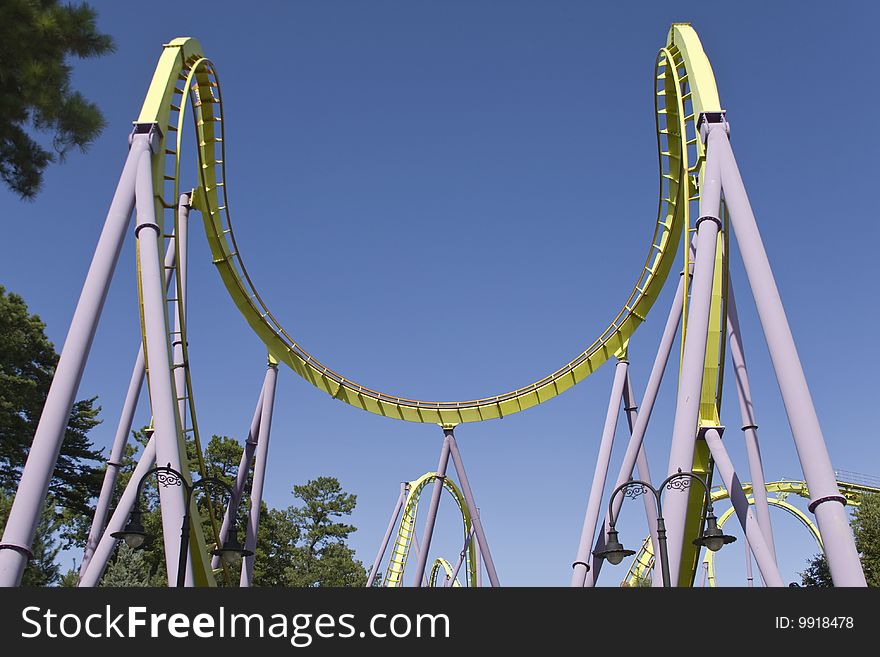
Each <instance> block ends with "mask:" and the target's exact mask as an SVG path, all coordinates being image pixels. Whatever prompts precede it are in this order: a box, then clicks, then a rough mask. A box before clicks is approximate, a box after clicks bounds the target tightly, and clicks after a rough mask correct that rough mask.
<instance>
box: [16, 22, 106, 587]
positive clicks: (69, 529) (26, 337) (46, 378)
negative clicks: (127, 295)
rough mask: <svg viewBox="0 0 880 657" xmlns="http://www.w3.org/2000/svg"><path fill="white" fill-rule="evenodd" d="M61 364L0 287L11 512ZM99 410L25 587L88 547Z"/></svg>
mask: <svg viewBox="0 0 880 657" xmlns="http://www.w3.org/2000/svg"><path fill="white" fill-rule="evenodd" d="M2 29H3V28H2V27H0V31H2ZM57 363H58V354H57V353H56V352H55V348H54V346H53V345H52V343H51V342H50V341H49V339H48V338H47V337H46V334H45V325H44V324H43V322H42V320H40V318H39V317H38V316H37V315H31V314H30V312H29V311H28V307H27V305H26V304H25V302H24V300H23V299H22V298H21V297H20V296H18V295H17V294H13V293H11V292H10V293H7V292H6V290H5V289H4V288H3V287H2V286H0V495H2V496H3V499H4V500H6V502H4V505H7V504H8V506H10V507H11V503H12V496H13V494H14V493H15V490H16V488H17V487H18V480H19V477H20V476H21V469H22V468H23V467H24V463H25V461H26V459H27V455H28V451H29V450H30V445H31V441H32V440H33V437H34V433H35V432H36V430H37V424H38V423H39V420H40V415H41V413H42V411H43V405H44V404H45V402H46V396H47V395H48V393H49V386H50V384H51V382H52V376H53V375H54V374H55V366H56V365H57ZM100 410H101V409H100V407H99V406H97V405H96V404H95V398H91V399H85V400H80V401H78V402H76V403H75V404H74V406H73V409H72V412H71V415H70V420H69V422H68V425H67V430H66V432H65V435H64V442H63V443H62V445H61V452H60V454H59V456H58V462H57V464H56V466H55V471H54V472H53V473H52V478H51V480H50V482H49V496H48V497H47V499H46V504H45V507H44V510H43V517H42V518H41V520H40V523H39V525H38V527H37V536H36V539H35V543H34V546H33V551H34V557H35V558H34V560H33V561H31V563H30V565H29V566H28V568H27V570H26V571H25V575H24V580H23V581H24V583H26V584H32V585H34V586H45V585H50V584H55V583H58V581H59V568H58V566H57V565H56V564H55V563H54V559H55V556H56V555H57V553H58V552H59V550H61V549H65V548H69V547H71V546H82V545H84V544H85V539H86V535H87V534H88V527H89V522H90V520H91V514H92V511H91V504H92V501H93V499H94V498H95V497H96V496H97V494H98V492H99V491H100V487H101V479H102V474H101V470H100V469H99V466H98V462H99V461H100V460H101V452H100V450H96V449H94V448H93V446H92V443H91V441H90V440H89V438H88V433H89V431H91V430H92V429H93V428H94V427H95V426H97V425H98V424H99V423H100V420H99V419H98V413H99V412H100ZM8 513H9V509H8V508H5V511H4V512H3V513H2V518H0V527H3V526H5V524H6V518H7V517H8Z"/></svg>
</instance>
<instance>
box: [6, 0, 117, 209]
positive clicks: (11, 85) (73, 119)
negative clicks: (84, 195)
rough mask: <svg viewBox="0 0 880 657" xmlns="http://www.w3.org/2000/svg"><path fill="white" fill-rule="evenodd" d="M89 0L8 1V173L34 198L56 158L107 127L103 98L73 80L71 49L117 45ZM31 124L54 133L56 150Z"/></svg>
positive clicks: (77, 53) (95, 50) (91, 52)
mask: <svg viewBox="0 0 880 657" xmlns="http://www.w3.org/2000/svg"><path fill="white" fill-rule="evenodd" d="M95 17H96V14H95V11H94V10H93V9H92V8H91V7H89V6H88V5H87V4H81V5H73V4H64V5H62V4H59V3H58V2H57V0H4V1H3V2H2V3H0V177H2V178H3V180H4V181H5V182H6V184H7V185H8V186H9V187H10V189H12V190H13V191H14V192H15V193H17V194H19V195H20V196H21V197H22V198H32V197H33V196H34V195H35V194H36V193H37V191H39V188H40V185H41V183H42V179H43V172H44V170H45V168H46V167H47V166H48V164H49V163H50V162H54V161H56V160H63V159H64V157H65V155H66V154H67V153H68V152H69V151H70V150H71V149H72V148H78V149H79V150H82V151H84V150H85V149H86V148H87V146H88V145H89V144H90V143H91V142H92V141H94V140H95V138H96V137H97V136H98V135H99V134H100V133H101V130H102V129H103V128H104V123H105V122H104V117H103V116H102V115H101V112H100V110H99V109H98V107H97V106H96V105H94V104H93V103H90V102H89V101H87V100H86V99H85V98H84V97H83V96H82V94H80V93H79V92H78V91H74V90H72V89H71V86H70V74H71V70H72V68H71V66H70V64H69V63H68V59H69V57H71V56H74V57H79V58H81V59H84V58H87V57H95V56H98V55H103V54H105V53H108V52H112V50H113V41H112V39H111V38H110V37H109V36H108V35H106V34H101V33H100V32H99V31H98V30H97V27H96V26H95ZM29 131H37V132H40V133H47V134H48V135H49V136H51V141H52V151H54V152H51V151H49V150H47V149H46V148H44V147H43V146H42V145H41V144H40V143H38V142H37V141H36V140H35V139H34V138H33V136H32V135H31V134H29Z"/></svg>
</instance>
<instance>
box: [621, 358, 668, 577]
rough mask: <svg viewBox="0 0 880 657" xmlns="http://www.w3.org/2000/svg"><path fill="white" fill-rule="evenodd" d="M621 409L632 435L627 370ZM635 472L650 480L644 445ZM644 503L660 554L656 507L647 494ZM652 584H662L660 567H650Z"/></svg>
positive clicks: (634, 409) (633, 410)
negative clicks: (624, 413)
mask: <svg viewBox="0 0 880 657" xmlns="http://www.w3.org/2000/svg"><path fill="white" fill-rule="evenodd" d="M623 410H624V411H625V412H626V421H627V424H628V425H629V433H630V436H632V431H633V427H635V424H636V420H637V419H638V404H637V403H636V397H635V392H634V391H633V389H632V381H631V380H630V376H629V372H627V374H626V383H625V385H624V386H623ZM636 473H637V476H638V478H639V479H641V480H642V481H651V469H650V467H649V466H648V457H647V455H646V454H645V446H644V444H643V445H642V447H641V449H640V450H639V455H638V457H637V458H636ZM642 501H643V502H644V505H645V518H646V520H647V522H648V533H649V534H650V536H651V546H652V548H653V553H654V554H660V536H659V535H658V534H657V529H658V527H657V509H656V508H655V507H654V502H653V501H652V500H651V497H650V496H649V495H642ZM652 578H653V579H652V585H653V586H658V587H659V586H663V574H662V572H661V569H660V568H654V569H652Z"/></svg>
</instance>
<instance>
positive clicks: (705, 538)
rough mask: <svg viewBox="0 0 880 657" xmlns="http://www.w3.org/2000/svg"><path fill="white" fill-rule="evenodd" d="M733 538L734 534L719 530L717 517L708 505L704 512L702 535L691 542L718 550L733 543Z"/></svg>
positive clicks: (734, 538) (708, 548)
mask: <svg viewBox="0 0 880 657" xmlns="http://www.w3.org/2000/svg"><path fill="white" fill-rule="evenodd" d="M735 540H736V536H730V535H728V534H725V533H724V532H723V531H721V529H720V528H719V527H718V519H717V518H716V517H715V513H714V512H713V511H712V507H709V509H708V512H707V513H706V529H705V530H703V535H702V536H700V538H695V539H694V540H693V543H694V545H698V546H703V547H704V548H706V549H707V550H711V551H712V552H718V550H720V549H721V548H723V547H724V546H725V545H727V544H728V543H733V542H734V541H735Z"/></svg>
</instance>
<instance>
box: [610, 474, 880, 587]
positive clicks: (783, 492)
mask: <svg viewBox="0 0 880 657" xmlns="http://www.w3.org/2000/svg"><path fill="white" fill-rule="evenodd" d="M837 487H838V488H839V489H840V492H841V494H842V495H843V496H844V497H845V498H846V503H847V504H848V505H850V506H859V505H860V504H861V498H862V496H863V495H866V494H878V493H880V488H875V487H873V486H868V485H865V484H862V483H855V482H851V481H842V480H838V482H837ZM742 488H743V493H745V495H746V499H747V500H748V501H749V504H754V496H753V491H752V484H750V483H745V484H743V487H742ZM765 488H766V490H767V492H768V493H773V494H775V495H776V497H775V498H773V497H770V498H768V499H767V502H768V503H769V504H770V505H771V506H774V507H777V508H780V509H782V510H783V511H786V512H788V513H790V514H791V515H793V516H794V517H795V518H797V519H798V520H799V521H800V522H801V524H802V525H804V527H806V528H807V529H808V530H809V532H810V534H811V535H812V536H813V538H814V539H816V544H817V545H818V547H819V549H820V550H822V549H823V548H822V537H821V536H820V535H819V528H818V527H816V525H815V524H814V523H813V521H812V520H810V519H809V517H808V516H807V515H806V514H805V513H804V512H803V511H801V510H800V509H799V508H797V507H796V506H794V505H793V504H790V503H789V502H786V501H785V498H787V497H788V496H789V495H797V496H798V497H802V498H804V499H807V500H808V499H810V491H809V490H808V489H807V484H806V482H804V481H792V480H789V479H781V480H779V481H771V482H768V483H767V484H766V485H765ZM729 498H730V492H729V491H728V490H727V489H726V488H724V487H723V486H719V487H717V488H714V489H713V490H712V502H713V503H714V502H720V501H722V500H726V499H729ZM733 512H734V508H733V507H730V508H729V509H727V511H725V512H724V513H723V514H721V516H720V517H719V518H718V526H719V527H723V526H724V523H726V522H727V521H728V520H729V519H730V517H731V516H732V515H733ZM703 563H704V564H706V567H707V569H708V583H709V586H710V587H714V586H715V584H716V581H715V553H714V552H711V551H709V550H706V555H705V557H704V558H703ZM653 568H654V548H653V546H652V544H651V537H650V536H649V537H647V538H646V539H645V540H644V541H643V542H642V547H641V548H639V551H638V552H637V553H636V555H635V556H634V557H633V560H632V563H631V564H630V567H629V571H628V572H627V574H626V577H625V578H624V580H623V581H624V583H625V584H626V585H627V586H638V584H639V582H641V581H644V580H645V579H647V578H649V577H650V576H651V571H652V569H653Z"/></svg>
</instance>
